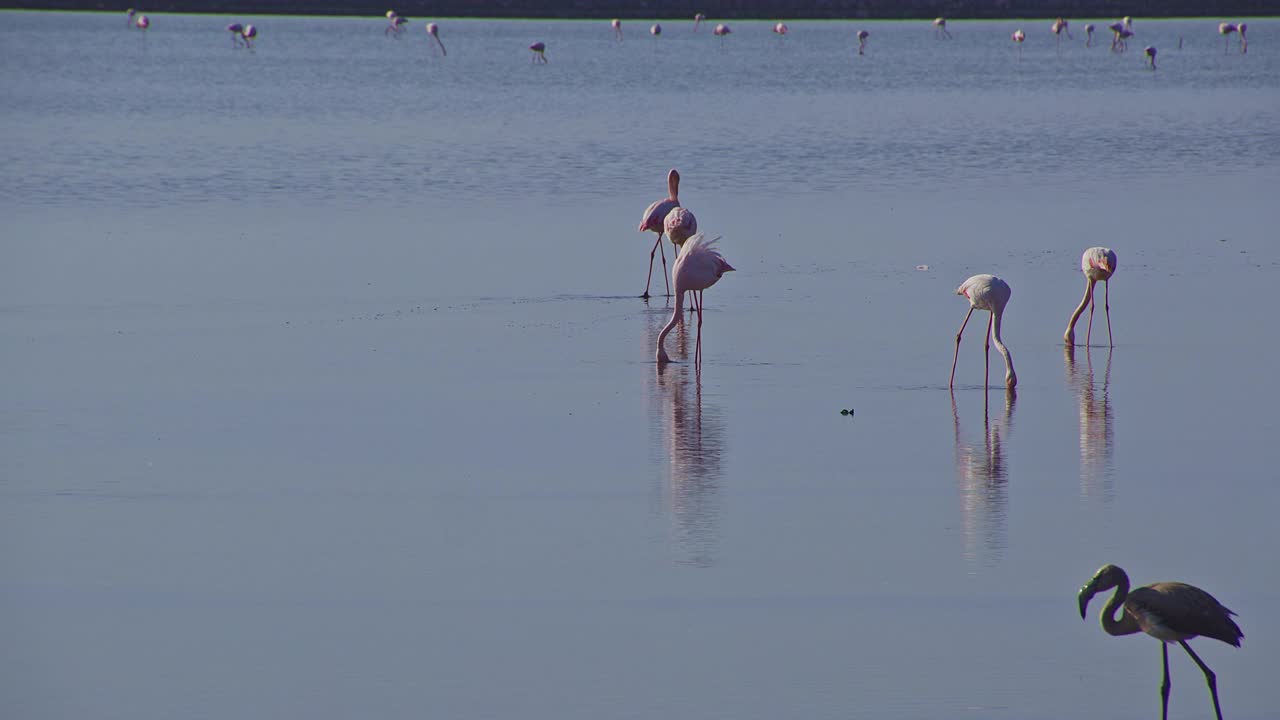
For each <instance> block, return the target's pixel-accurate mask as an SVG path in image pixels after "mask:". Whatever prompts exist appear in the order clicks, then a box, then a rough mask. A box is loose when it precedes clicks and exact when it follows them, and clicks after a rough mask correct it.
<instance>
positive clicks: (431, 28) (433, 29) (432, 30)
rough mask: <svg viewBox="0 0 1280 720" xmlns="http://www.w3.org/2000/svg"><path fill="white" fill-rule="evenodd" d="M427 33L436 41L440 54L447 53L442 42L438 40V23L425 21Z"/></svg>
mask: <svg viewBox="0 0 1280 720" xmlns="http://www.w3.org/2000/svg"><path fill="white" fill-rule="evenodd" d="M427 34H428V35H430V36H431V39H432V40H435V41H436V45H439V46H440V54H441V55H442V56H443V55H448V54H449V51H448V50H445V49H444V43H442V42H440V26H439V25H437V24H435V23H433V22H429V23H427Z"/></svg>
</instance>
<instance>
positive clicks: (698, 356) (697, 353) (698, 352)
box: [693, 290, 703, 364]
mask: <svg viewBox="0 0 1280 720" xmlns="http://www.w3.org/2000/svg"><path fill="white" fill-rule="evenodd" d="M702 293H703V291H702V290H699V291H698V293H697V294H698V342H697V344H695V345H694V351H693V357H694V362H695V364H701V363H702Z"/></svg>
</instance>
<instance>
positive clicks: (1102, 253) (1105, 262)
mask: <svg viewBox="0 0 1280 720" xmlns="http://www.w3.org/2000/svg"><path fill="white" fill-rule="evenodd" d="M1150 50H1151V51H1152V52H1151V55H1150V57H1151V64H1152V67H1155V55H1156V54H1155V52H1154V51H1155V48H1150ZM1080 271H1081V272H1083V273H1084V279H1085V286H1084V299H1083V300H1081V301H1080V307H1078V308H1076V311H1075V312H1073V313H1071V320H1069V321H1068V322H1067V331H1066V332H1065V333H1063V335H1062V341H1063V342H1064V343H1066V344H1068V345H1074V344H1075V340H1076V321H1077V320H1079V319H1080V313H1083V312H1084V306H1085V305H1088V306H1089V328H1088V330H1086V331H1085V335H1084V344H1085V346H1088V345H1089V340H1090V338H1092V337H1093V304H1094V297H1093V286H1094V285H1097V284H1098V282H1099V281H1102V282H1104V283H1107V292H1106V295H1105V296H1104V297H1103V307H1104V308H1105V309H1106V311H1107V345H1108V346H1109V347H1115V343H1114V342H1112V340H1111V283H1110V282H1109V281H1110V280H1111V276H1112V275H1114V274H1115V272H1116V253H1115V251H1114V250H1112V249H1111V248H1104V247H1091V248H1089V249H1088V250H1085V251H1084V255H1082V256H1081V257H1080Z"/></svg>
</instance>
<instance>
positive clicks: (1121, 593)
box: [1102, 575, 1142, 635]
mask: <svg viewBox="0 0 1280 720" xmlns="http://www.w3.org/2000/svg"><path fill="white" fill-rule="evenodd" d="M1128 596H1129V578H1127V577H1125V576H1123V575H1121V576H1120V584H1119V586H1118V587H1116V591H1115V594H1113V595H1112V596H1111V599H1110V600H1108V601H1107V604H1106V605H1105V606H1104V607H1103V608H1102V629H1103V630H1105V631H1106V632H1107V634H1108V635H1132V634H1134V633H1136V632H1140V631H1141V630H1142V628H1140V627H1138V621H1137V619H1135V618H1134V617H1133V616H1132V615H1130V614H1129V613H1127V612H1123V610H1124V600H1125V598H1126V597H1128ZM1117 610H1119V611H1121V612H1122V613H1123V614H1122V615H1121V616H1120V619H1119V620H1116V617H1115V616H1116V611H1117Z"/></svg>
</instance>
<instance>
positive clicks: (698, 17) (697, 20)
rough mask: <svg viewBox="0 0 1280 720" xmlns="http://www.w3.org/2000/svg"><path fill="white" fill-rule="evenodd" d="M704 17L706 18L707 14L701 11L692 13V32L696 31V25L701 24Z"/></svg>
mask: <svg viewBox="0 0 1280 720" xmlns="http://www.w3.org/2000/svg"><path fill="white" fill-rule="evenodd" d="M706 19H707V16H706V15H703V14H702V13H694V15H693V31H694V32H698V26H699V25H701V24H702V21H703V20H706Z"/></svg>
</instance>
